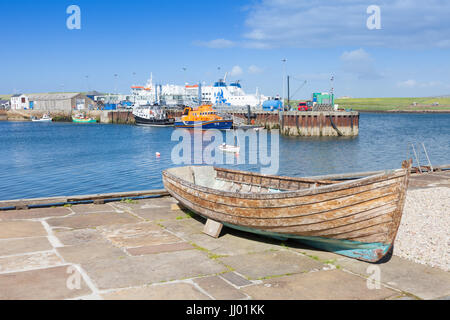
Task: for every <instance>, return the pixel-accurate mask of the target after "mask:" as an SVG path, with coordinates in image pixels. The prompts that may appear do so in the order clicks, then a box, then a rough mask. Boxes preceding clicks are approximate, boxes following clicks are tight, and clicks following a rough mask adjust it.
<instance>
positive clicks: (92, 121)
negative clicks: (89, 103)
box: [72, 118, 97, 123]
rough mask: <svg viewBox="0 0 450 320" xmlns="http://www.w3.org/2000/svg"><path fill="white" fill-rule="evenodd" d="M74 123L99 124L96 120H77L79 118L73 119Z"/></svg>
mask: <svg viewBox="0 0 450 320" xmlns="http://www.w3.org/2000/svg"><path fill="white" fill-rule="evenodd" d="M72 121H73V122H74V123H97V120H96V119H77V118H72Z"/></svg>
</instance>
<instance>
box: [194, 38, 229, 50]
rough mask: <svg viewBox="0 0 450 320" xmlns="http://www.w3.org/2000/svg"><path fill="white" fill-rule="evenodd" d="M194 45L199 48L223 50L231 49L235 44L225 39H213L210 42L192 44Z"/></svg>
mask: <svg viewBox="0 0 450 320" xmlns="http://www.w3.org/2000/svg"><path fill="white" fill-rule="evenodd" d="M194 44H195V45H197V46H200V47H208V48H214V49H223V48H232V47H234V46H235V45H236V44H235V43H234V42H233V41H231V40H227V39H215V40H210V41H196V42H194Z"/></svg>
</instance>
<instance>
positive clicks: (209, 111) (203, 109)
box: [175, 104, 233, 130]
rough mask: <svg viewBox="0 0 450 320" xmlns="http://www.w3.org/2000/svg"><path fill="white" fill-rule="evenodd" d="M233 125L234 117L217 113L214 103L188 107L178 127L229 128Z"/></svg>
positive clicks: (177, 123) (178, 122)
mask: <svg viewBox="0 0 450 320" xmlns="http://www.w3.org/2000/svg"><path fill="white" fill-rule="evenodd" d="M232 126H233V119H224V118H223V117H221V116H219V115H218V114H217V111H216V110H214V109H213V107H212V105H210V104H207V105H201V106H199V107H198V108H192V107H186V108H184V111H183V115H182V116H181V120H180V121H176V122H175V127H176V128H201V129H220V130H227V129H231V127H232Z"/></svg>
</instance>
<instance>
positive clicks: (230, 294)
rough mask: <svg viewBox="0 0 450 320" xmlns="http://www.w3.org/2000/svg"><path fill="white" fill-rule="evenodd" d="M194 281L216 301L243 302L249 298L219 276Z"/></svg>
mask: <svg viewBox="0 0 450 320" xmlns="http://www.w3.org/2000/svg"><path fill="white" fill-rule="evenodd" d="M193 281H194V282H195V283H196V284H198V285H199V286H200V288H202V289H203V290H205V291H206V292H207V293H208V294H209V295H210V296H212V297H214V299H216V300H241V299H245V298H247V295H245V294H244V293H242V292H241V291H239V290H238V289H236V288H235V287H233V286H231V285H229V284H228V283H227V282H225V281H224V280H223V279H222V278H220V277H219V276H211V277H204V278H198V279H194V280H193Z"/></svg>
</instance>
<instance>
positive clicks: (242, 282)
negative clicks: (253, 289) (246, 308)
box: [220, 272, 253, 287]
mask: <svg viewBox="0 0 450 320" xmlns="http://www.w3.org/2000/svg"><path fill="white" fill-rule="evenodd" d="M220 276H221V277H222V278H224V279H225V280H227V281H229V282H231V283H232V284H234V285H235V286H237V287H244V286H248V285H251V284H253V283H252V282H250V281H248V280H247V279H245V278H243V277H241V276H240V275H238V274H237V273H236V272H227V273H224V274H221V275H220Z"/></svg>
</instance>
